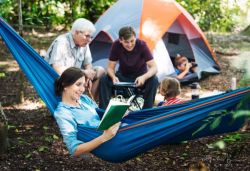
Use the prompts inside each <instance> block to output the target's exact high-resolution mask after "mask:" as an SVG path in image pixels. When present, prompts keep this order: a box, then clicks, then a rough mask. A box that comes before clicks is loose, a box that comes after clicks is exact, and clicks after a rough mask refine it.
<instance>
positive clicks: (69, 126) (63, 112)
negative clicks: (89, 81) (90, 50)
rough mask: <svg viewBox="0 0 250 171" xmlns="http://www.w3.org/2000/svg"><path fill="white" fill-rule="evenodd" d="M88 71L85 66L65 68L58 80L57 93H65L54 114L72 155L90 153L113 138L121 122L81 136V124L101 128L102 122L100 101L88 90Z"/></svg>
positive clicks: (56, 84) (60, 94) (56, 83)
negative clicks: (88, 137)
mask: <svg viewBox="0 0 250 171" xmlns="http://www.w3.org/2000/svg"><path fill="white" fill-rule="evenodd" d="M85 80H86V78H85V74H84V73H83V72H82V70H81V69H78V68H75V67H71V68H68V69H67V70H65V71H64V72H63V73H62V75H61V76H60V77H59V78H58V79H57V80H56V81H55V93H56V95H57V96H61V97H62V100H61V102H59V104H58V106H57V108H56V110H55V112H54V117H55V119H56V122H57V124H58V125H59V128H60V131H61V134H62V136H63V141H64V143H65V144H66V146H67V148H68V150H69V152H70V154H71V155H74V156H79V155H81V154H83V153H88V152H90V151H92V150H93V149H95V148H96V147H98V146H99V145H101V144H102V143H104V142H106V141H108V140H110V139H111V138H113V137H114V136H115V135H116V133H117V130H118V128H119V126H120V122H119V123H117V124H114V125H113V126H111V127H110V128H109V129H107V130H105V131H103V134H102V135H100V136H99V137H97V138H95V139H93V140H91V141H89V142H82V141H80V140H78V139H77V132H78V131H77V125H84V126H86V127H88V128H97V127H98V125H99V123H100V118H99V115H98V114H97V112H96V110H95V108H97V104H96V103H95V102H94V101H93V100H92V99H90V98H89V97H88V96H87V95H83V93H84V91H85V85H86V82H85Z"/></svg>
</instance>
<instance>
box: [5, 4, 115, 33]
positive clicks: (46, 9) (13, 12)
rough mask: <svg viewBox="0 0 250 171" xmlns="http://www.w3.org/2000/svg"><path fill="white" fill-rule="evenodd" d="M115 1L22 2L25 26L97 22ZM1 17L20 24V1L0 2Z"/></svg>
mask: <svg viewBox="0 0 250 171" xmlns="http://www.w3.org/2000/svg"><path fill="white" fill-rule="evenodd" d="M114 2H115V0H95V1H93V0H84V1H83V0H75V1H72V0H33V1H29V0H22V15H23V25H29V26H32V27H37V26H43V27H45V28H47V29H50V28H53V27H54V26H57V25H62V26H64V27H68V26H70V25H71V24H72V22H73V21H74V20H75V19H77V18H79V17H85V18H88V19H90V20H91V21H93V22H95V21H96V20H97V19H98V18H99V16H100V15H101V14H102V13H103V12H104V11H105V10H106V9H107V8H108V7H110V6H111V5H112V4H113V3H114ZM0 15H1V16H2V17H3V18H4V19H6V20H7V21H8V22H9V23H14V24H15V23H18V1H13V0H0Z"/></svg>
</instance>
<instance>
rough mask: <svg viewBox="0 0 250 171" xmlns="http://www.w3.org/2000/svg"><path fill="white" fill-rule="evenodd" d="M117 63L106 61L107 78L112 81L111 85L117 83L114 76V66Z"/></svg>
mask: <svg viewBox="0 0 250 171" xmlns="http://www.w3.org/2000/svg"><path fill="white" fill-rule="evenodd" d="M116 63H117V61H110V60H109V61H108V69H107V71H108V76H109V77H110V78H111V79H112V81H113V83H116V82H119V79H118V78H117V77H116V75H115V66H116Z"/></svg>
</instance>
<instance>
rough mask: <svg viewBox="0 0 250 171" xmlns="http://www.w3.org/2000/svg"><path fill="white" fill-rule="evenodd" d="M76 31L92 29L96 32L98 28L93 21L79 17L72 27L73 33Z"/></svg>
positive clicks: (91, 30)
mask: <svg viewBox="0 0 250 171" xmlns="http://www.w3.org/2000/svg"><path fill="white" fill-rule="evenodd" d="M76 31H83V32H84V31H90V32H91V33H94V32H95V31H96V28H95V26H94V24H93V23H92V22H91V21H89V20H87V19H85V18H78V19H77V20H75V22H74V23H73V25H72V28H71V33H72V34H73V35H74V34H75V32H76Z"/></svg>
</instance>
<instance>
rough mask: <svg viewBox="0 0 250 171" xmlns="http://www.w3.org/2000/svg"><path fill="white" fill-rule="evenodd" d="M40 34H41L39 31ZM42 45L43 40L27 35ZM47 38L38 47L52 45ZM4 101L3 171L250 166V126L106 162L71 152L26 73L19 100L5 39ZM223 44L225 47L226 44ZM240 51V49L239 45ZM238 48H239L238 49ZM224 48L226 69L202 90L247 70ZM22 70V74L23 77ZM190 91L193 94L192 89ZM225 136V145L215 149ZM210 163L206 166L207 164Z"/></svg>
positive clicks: (0, 52)
mask: <svg viewBox="0 0 250 171" xmlns="http://www.w3.org/2000/svg"><path fill="white" fill-rule="evenodd" d="M34 37H35V36H34ZM27 40H28V41H29V42H31V44H32V45H34V46H36V43H37V39H35V38H30V37H27ZM48 45H49V43H48V42H47V43H46V42H42V44H41V45H40V47H37V46H36V47H35V48H36V50H38V51H39V50H41V49H46V48H47V47H48ZM0 47H1V48H0V102H1V103H2V104H3V106H4V107H3V109H4V113H5V115H6V117H7V119H8V128H9V129H8V137H9V142H10V147H9V148H8V150H7V152H6V153H5V154H2V155H0V170H1V171H15V170H17V171H20V170H25V171H26V170H36V171H39V170H41V171H42V170H176V171H181V170H188V169H189V168H191V167H192V166H198V165H199V164H201V165H203V167H206V168H208V169H210V170H223V171H224V170H246V171H247V170H250V156H249V154H250V148H249V145H250V131H249V130H246V131H245V132H234V133H229V134H223V135H217V136H213V137H204V138H200V139H197V140H192V141H188V142H183V143H180V144H171V145H164V146H160V147H157V148H155V149H153V150H150V151H148V152H146V153H144V154H141V155H140V156H137V157H136V158H134V159H131V160H129V161H126V162H124V163H119V164H114V163H108V162H106V161H102V160H100V159H98V158H97V157H95V156H93V155H91V154H89V155H86V156H84V157H83V158H73V157H71V156H70V155H69V154H68V152H67V150H66V148H65V145H64V144H63V142H62V137H61V135H60V133H59V129H58V127H57V125H56V123H55V120H54V119H53V117H52V116H51V114H50V113H49V111H48V110H47V109H46V107H44V105H43V104H42V103H41V100H40V98H39V97H38V96H37V94H36V93H35V91H34V89H33V87H32V86H31V85H30V84H29V83H28V82H27V80H26V78H24V87H25V89H24V102H23V103H21V104H18V102H17V101H18V100H17V99H18V96H19V87H20V77H22V74H20V73H21V72H20V71H19V68H18V66H17V64H16V63H15V61H14V60H13V58H12V57H11V55H10V53H9V52H8V50H7V49H6V47H5V46H4V44H3V42H1V41H0ZM222 49H223V48H222ZM234 50H235V48H234ZM234 50H233V51H234ZM240 53H242V52H240V51H238V50H237V53H235V54H230V56H229V54H226V53H225V52H223V53H222V54H221V53H218V54H217V57H218V59H219V61H220V64H221V68H222V70H221V74H218V75H212V76H209V77H207V78H205V79H203V80H201V81H200V85H201V88H202V92H211V91H214V90H218V91H225V90H227V89H228V88H230V84H231V78H232V77H236V78H237V81H238V82H239V81H240V80H241V78H242V77H243V75H244V74H245V70H243V69H237V68H235V67H233V66H232V64H231V63H230V60H231V58H232V56H231V55H233V56H234V57H236V58H237V56H239V54H240ZM20 75H21V76H20ZM182 89H183V94H187V96H188V95H189V94H190V89H189V87H187V86H186V87H182ZM188 93H189V94H188ZM220 140H223V141H224V142H225V143H226V146H225V148H224V149H220V148H216V147H214V148H211V144H213V143H215V142H218V141H220ZM204 165H205V166H204Z"/></svg>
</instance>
